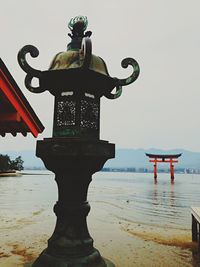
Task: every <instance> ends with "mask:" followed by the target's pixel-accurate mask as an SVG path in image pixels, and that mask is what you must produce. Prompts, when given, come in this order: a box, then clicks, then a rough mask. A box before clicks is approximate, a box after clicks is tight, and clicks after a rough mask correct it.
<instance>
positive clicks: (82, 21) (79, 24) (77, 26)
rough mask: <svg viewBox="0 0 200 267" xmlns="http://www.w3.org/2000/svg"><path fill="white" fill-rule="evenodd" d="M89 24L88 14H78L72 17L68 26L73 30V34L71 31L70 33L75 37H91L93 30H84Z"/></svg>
mask: <svg viewBox="0 0 200 267" xmlns="http://www.w3.org/2000/svg"><path fill="white" fill-rule="evenodd" d="M87 26H88V19H87V17H86V16H76V17H75V18H72V19H71V20H70V22H69V23H68V28H69V29H70V30H71V32H72V34H71V33H69V34H68V35H69V36H70V37H71V38H72V39H74V38H78V37H81V38H83V37H90V36H91V35H92V32H91V31H87V32H85V33H84V31H85V30H86V29H87Z"/></svg>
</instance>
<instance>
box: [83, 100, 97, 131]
mask: <svg viewBox="0 0 200 267" xmlns="http://www.w3.org/2000/svg"><path fill="white" fill-rule="evenodd" d="M80 125H81V127H83V128H90V129H95V130H98V127H99V105H98V104H97V103H95V102H93V101H86V100H81V121H80Z"/></svg>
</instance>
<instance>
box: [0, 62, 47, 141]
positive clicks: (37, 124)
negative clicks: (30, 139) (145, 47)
mask: <svg viewBox="0 0 200 267" xmlns="http://www.w3.org/2000/svg"><path fill="white" fill-rule="evenodd" d="M43 130H44V126H43V125H42V123H41V121H40V120H39V118H38V117H37V115H36V114H35V112H34V111H33V109H32V107H31V106H30V104H29V102H28V101H27V99H26V98H25V96H24V95H23V93H22V91H21V90H20V88H19V87H18V85H17V83H16V82H15V80H14V79H13V77H12V75H11V74H10V72H9V71H8V69H7V67H6V65H5V64H4V62H3V61H2V60H1V58H0V135H1V136H5V134H6V133H11V134H12V135H13V136H16V135H17V133H21V134H23V135H24V136H26V135H27V133H29V132H30V133H32V135H33V136H34V137H37V136H38V134H39V133H41V132H43Z"/></svg>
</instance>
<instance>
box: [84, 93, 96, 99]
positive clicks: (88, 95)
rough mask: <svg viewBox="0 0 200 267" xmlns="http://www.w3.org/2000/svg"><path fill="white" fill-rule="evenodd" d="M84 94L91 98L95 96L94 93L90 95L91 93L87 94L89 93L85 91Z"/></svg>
mask: <svg viewBox="0 0 200 267" xmlns="http://www.w3.org/2000/svg"><path fill="white" fill-rule="evenodd" d="M85 96H86V97H89V98H93V99H94V98H95V96H94V95H92V94H89V93H85Z"/></svg>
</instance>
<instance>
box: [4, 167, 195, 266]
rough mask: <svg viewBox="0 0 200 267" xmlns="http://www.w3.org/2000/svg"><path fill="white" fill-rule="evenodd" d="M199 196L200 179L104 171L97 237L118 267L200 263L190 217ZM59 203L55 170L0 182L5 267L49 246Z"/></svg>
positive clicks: (95, 191)
mask: <svg viewBox="0 0 200 267" xmlns="http://www.w3.org/2000/svg"><path fill="white" fill-rule="evenodd" d="M41 174H43V175H41ZM199 192H200V175H188V174H186V175H185V174H176V176H175V182H174V184H171V181H170V177H169V174H160V175H159V177H158V181H157V183H156V184H155V183H154V179H153V175H152V174H139V173H104V172H99V173H96V174H95V175H94V176H93V181H92V182H91V185H90V187H89V192H88V200H89V202H90V204H91V208H92V209H91V212H90V214H89V218H88V223H89V229H90V232H91V234H92V236H93V237H94V238H95V242H96V244H97V247H98V248H100V250H101V251H102V253H103V255H105V256H107V257H108V258H110V259H112V260H113V261H114V262H115V263H117V264H116V266H117V267H119V266H120V267H122V266H123V267H132V266H145V267H146V266H157V267H158V266H159V267H161V266H162V267H163V266H165V267H168V266H170V267H171V266H175V267H178V266H184V267H191V266H200V262H199V256H198V255H199V254H195V255H197V257H196V256H195V255H194V253H193V252H195V251H194V250H193V245H194V244H192V243H191V212H190V207H191V206H200V194H199ZM56 201H57V185H56V183H55V181H54V174H52V173H50V172H48V171H45V172H44V171H43V172H41V171H37V172H36V171H35V173H34V172H33V171H31V172H30V174H27V172H26V175H22V176H20V177H5V178H2V177H1V178H0V207H1V209H0V218H1V223H0V229H1V231H0V266H3V267H13V266H20V267H21V266H24V263H26V262H29V261H31V260H33V259H35V258H36V257H37V256H38V255H39V253H40V252H41V251H42V250H43V249H44V248H45V247H46V242H47V240H48V238H49V237H50V235H51V233H52V231H53V229H54V226H55V220H56V216H55V215H54V214H53V206H54V204H55V202H56ZM114 240H115V242H114ZM122 247H123V249H122ZM191 248H192V250H191ZM144 253H145V259H144V257H143V255H144ZM125 255H126V256H125ZM155 257H156V258H157V264H156V265H155ZM16 262H18V265H17V264H16Z"/></svg>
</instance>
